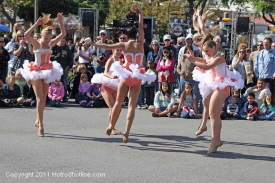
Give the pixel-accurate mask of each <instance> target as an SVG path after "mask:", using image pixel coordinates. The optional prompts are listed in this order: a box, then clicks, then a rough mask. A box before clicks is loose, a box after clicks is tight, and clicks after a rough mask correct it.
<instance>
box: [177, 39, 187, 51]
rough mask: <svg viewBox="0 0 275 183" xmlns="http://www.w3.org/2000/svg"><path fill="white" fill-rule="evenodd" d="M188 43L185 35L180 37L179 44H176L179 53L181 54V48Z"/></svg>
mask: <svg viewBox="0 0 275 183" xmlns="http://www.w3.org/2000/svg"><path fill="white" fill-rule="evenodd" d="M185 45H186V43H185V37H178V38H177V44H176V45H175V46H174V47H175V48H176V51H177V54H179V52H180V49H181V48H182V47H184V46H185Z"/></svg>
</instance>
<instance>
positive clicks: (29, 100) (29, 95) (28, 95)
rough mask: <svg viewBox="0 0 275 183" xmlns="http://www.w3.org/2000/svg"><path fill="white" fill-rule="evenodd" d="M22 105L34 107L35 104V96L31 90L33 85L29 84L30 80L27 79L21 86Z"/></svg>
mask: <svg viewBox="0 0 275 183" xmlns="http://www.w3.org/2000/svg"><path fill="white" fill-rule="evenodd" d="M23 98H24V102H23V104H22V105H23V106H25V107H28V106H31V107H35V106H36V97H35V93H34V91H33V87H32V84H31V80H27V83H26V84H25V85H24V87H23Z"/></svg>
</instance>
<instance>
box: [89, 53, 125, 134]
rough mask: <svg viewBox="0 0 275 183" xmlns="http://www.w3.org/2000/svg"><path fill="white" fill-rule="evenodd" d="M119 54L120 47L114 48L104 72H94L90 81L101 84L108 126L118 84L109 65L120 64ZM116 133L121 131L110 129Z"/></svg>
mask: <svg viewBox="0 0 275 183" xmlns="http://www.w3.org/2000/svg"><path fill="white" fill-rule="evenodd" d="M121 55H122V50H121V49H114V50H113V56H112V57H111V58H109V59H108V60H107V62H106V65H105V70H104V73H98V74H95V75H94V76H93V78H92V81H91V82H92V83H99V84H101V95H102V97H103V98H104V100H105V102H106V104H107V106H108V107H109V109H110V112H109V117H108V119H109V126H111V114H112V110H113V107H114V105H115V101H116V97H117V89H118V84H119V79H118V77H117V76H114V75H112V72H111V71H110V67H111V66H112V64H114V63H117V64H119V65H121V64H122V63H121V60H120V59H119V58H120V56H121ZM118 133H121V132H120V131H118V130H116V129H115V128H114V129H113V130H112V133H111V135H116V134H118Z"/></svg>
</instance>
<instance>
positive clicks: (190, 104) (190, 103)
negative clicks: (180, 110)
mask: <svg viewBox="0 0 275 183" xmlns="http://www.w3.org/2000/svg"><path fill="white" fill-rule="evenodd" d="M194 98H196V95H194V94H193V97H192V95H185V100H184V101H183V106H187V107H191V108H193V107H194V106H193V99H194Z"/></svg>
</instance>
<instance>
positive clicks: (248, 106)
mask: <svg viewBox="0 0 275 183" xmlns="http://www.w3.org/2000/svg"><path fill="white" fill-rule="evenodd" d="M257 108H258V103H257V102H255V94H254V93H249V94H248V95H247V102H246V103H245V104H244V110H243V111H240V116H241V117H242V118H243V119H248V120H256V119H257V113H258V109H257ZM252 111H254V112H252Z"/></svg>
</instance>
